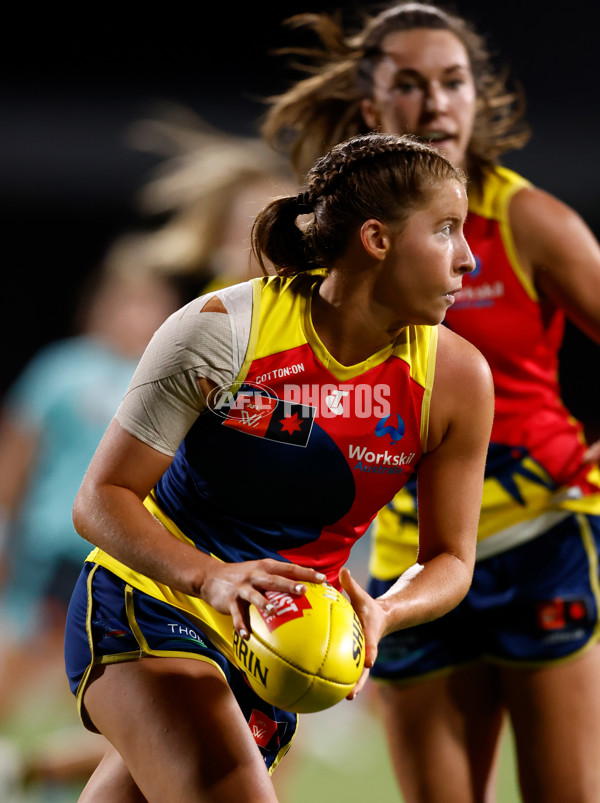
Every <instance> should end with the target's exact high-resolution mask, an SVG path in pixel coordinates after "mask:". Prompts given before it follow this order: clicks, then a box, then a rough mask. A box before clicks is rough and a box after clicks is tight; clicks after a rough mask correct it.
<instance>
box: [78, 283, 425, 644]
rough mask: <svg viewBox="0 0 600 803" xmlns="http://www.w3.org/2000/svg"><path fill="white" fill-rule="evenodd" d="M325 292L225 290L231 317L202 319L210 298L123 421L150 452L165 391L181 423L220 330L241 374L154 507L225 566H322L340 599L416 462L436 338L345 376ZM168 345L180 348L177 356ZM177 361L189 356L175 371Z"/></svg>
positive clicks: (189, 442) (195, 604)
mask: <svg viewBox="0 0 600 803" xmlns="http://www.w3.org/2000/svg"><path fill="white" fill-rule="evenodd" d="M321 279H322V277H321V276H319V275H318V274H316V273H313V274H301V275H299V276H297V277H294V278H291V279H283V278H280V277H270V278H265V279H256V280H252V281H251V282H246V283H243V284H241V285H235V286H233V287H230V288H226V289H224V290H219V291H217V292H216V296H217V297H218V298H219V299H220V300H221V301H222V304H223V305H224V307H225V309H226V310H227V313H228V315H224V314H222V313H203V312H202V311H201V310H202V308H203V307H204V305H205V304H206V297H204V298H201V299H197V300H196V301H194V302H192V303H191V304H190V305H188V307H187V308H186V309H185V310H184V311H183V313H179V314H177V315H176V316H175V317H173V316H172V319H170V321H169V322H168V324H167V326H166V327H165V332H166V335H163V334H161V332H160V330H159V333H158V335H157V336H155V341H154V344H153V345H152V344H151V345H152V348H153V349H154V351H155V352H156V353H157V354H160V353H166V354H168V355H169V356H168V360H167V361H166V362H165V365H166V368H165V369H164V371H162V373H161V370H159V369H157V368H155V367H154V362H155V361H150V363H149V364H150V368H149V369H146V368H144V366H142V364H140V366H141V367H140V369H138V378H137V379H136V377H134V380H133V383H132V385H133V386H134V387H133V391H132V394H133V395H134V396H135V394H136V393H137V392H139V393H140V394H141V396H140V401H139V402H135V404H134V410H133V412H131V411H127V414H125V413H124V412H122V413H121V414H120V415H119V416H118V417H119V421H120V422H121V424H122V425H123V426H125V427H126V428H127V429H128V430H129V431H130V432H132V434H134V435H136V437H139V438H141V439H142V440H145V441H146V442H148V443H149V444H151V445H153V444H154V440H153V437H154V436H153V435H152V429H153V427H154V429H156V427H155V426H154V425H153V423H152V411H153V410H156V409H157V407H156V405H155V404H154V405H153V404H151V403H149V400H148V398H147V397H144V394H145V393H147V392H148V393H149V392H151V391H150V390H146V389H147V388H151V387H152V385H153V384H159V385H163V386H164V392H163V391H161V392H162V393H163V395H162V396H161V397H160V398H161V399H162V400H163V401H161V405H162V406H163V407H169V408H170V409H172V410H174V411H177V410H178V409H184V407H185V409H188V408H189V407H190V406H193V405H194V404H195V401H194V400H193V399H190V394H194V393H195V392H196V388H197V387H198V383H197V377H198V376H207V375H209V376H211V375H212V374H211V370H212V369H213V368H214V367H215V365H216V362H217V361H218V360H219V361H221V363H222V361H223V360H222V358H223V348H222V347H221V346H219V348H218V349H217V347H216V346H214V344H213V342H212V341H213V340H214V338H215V337H216V335H215V332H216V331H217V327H219V326H222V325H223V321H225V324H224V325H225V328H226V332H229V326H231V332H232V333H233V337H232V339H233V343H234V347H233V349H232V352H235V353H238V354H239V355H240V358H239V364H237V365H236V363H235V360H233V361H232V364H231V365H232V367H231V370H230V371H229V373H228V374H227V379H226V381H223V382H222V383H221V388H220V389H219V393H217V394H216V395H215V397H214V399H213V403H212V404H210V403H209V404H208V405H207V404H206V403H205V402H204V400H203V401H202V405H203V409H200V412H199V414H197V415H196V416H195V418H194V420H193V421H192V423H191V426H190V428H189V431H187V434H186V435H185V437H184V438H183V441H182V442H181V444H180V445H179V446H178V447H177V446H174V447H173V450H174V458H173V461H172V463H171V465H170V467H169V468H168V470H167V472H166V473H165V474H164V475H163V477H162V478H161V480H160V481H159V483H158V484H157V486H156V487H155V489H154V490H153V492H152V494H151V496H150V497H149V498H148V499H147V500H146V505H147V507H149V509H150V510H151V511H152V513H153V514H154V515H155V516H156V517H157V518H158V519H159V520H160V521H162V523H163V524H164V525H165V526H166V527H167V529H169V530H170V531H171V532H172V533H174V534H175V535H176V536H177V537H179V538H181V539H184V540H186V541H188V542H190V543H192V544H194V545H195V546H196V547H198V548H199V549H201V550H203V551H205V552H208V553H210V554H212V555H214V556H215V557H217V558H219V559H220V560H224V561H244V560H254V559H258V558H265V557H270V558H275V559H278V560H285V561H290V562H294V563H298V564H301V565H303V566H311V567H315V568H316V569H318V570H320V571H322V572H324V573H325V574H326V575H327V579H328V581H329V582H330V583H332V584H334V585H336V586H338V587H339V581H338V574H339V570H340V568H341V567H342V566H343V565H344V563H345V562H346V561H347V559H348V556H349V553H350V550H351V548H352V546H353V544H354V543H355V542H356V541H357V539H359V538H360V537H361V536H362V535H363V534H364V533H365V532H366V530H367V528H368V527H369V524H370V523H371V521H372V520H373V518H374V516H375V515H376V513H377V511H378V510H379V509H380V508H381V507H382V506H384V505H386V504H387V503H388V502H390V500H391V499H392V498H393V497H394V495H395V494H396V493H397V492H398V490H399V489H400V488H401V487H402V486H403V485H404V484H405V482H406V481H407V480H408V479H409V477H410V476H411V474H412V473H413V471H414V470H415V468H416V465H417V463H418V461H419V458H420V456H421V453H422V444H423V443H425V442H426V439H427V431H428V424H429V404H430V397H431V390H432V385H433V375H434V368H435V356H436V346H437V335H438V330H437V327H429V326H409V327H407V328H406V329H405V330H403V331H402V332H401V334H400V335H399V336H398V338H397V339H396V340H395V341H394V342H393V343H391V344H390V345H389V346H387V347H386V348H384V349H382V350H381V351H379V352H377V353H376V354H373V355H372V356H370V357H369V358H368V359H367V360H365V361H364V362H362V363H360V364H357V365H353V366H344V365H341V364H340V363H339V362H337V360H336V359H335V358H334V357H333V356H332V355H331V354H329V352H328V351H327V349H326V348H325V346H324V345H323V343H322V342H321V341H320V339H319V337H318V335H317V333H316V332H315V330H314V328H313V325H312V319H311V313H310V309H311V299H312V296H313V294H314V292H316V287H317V284H318V282H320V281H321ZM193 316H195V317H193ZM215 316H216V317H215ZM227 319H229V320H228V321H227ZM226 339H227V338H225V340H226ZM163 340H164V341H165V347H164V348H163V347H162V341H163ZM173 342H176V343H177V349H173V348H170V347H169V344H171V343H173ZM173 355H180V356H177V357H176V359H178V360H180V362H181V364H180V365H178V364H173V359H174V358H173ZM190 355H191V356H190ZM211 355H213V356H211ZM156 362H158V361H156ZM212 362H214V363H215V365H212V368H211V364H212ZM220 370H221V375H222V371H223V369H222V365H220ZM140 371H141V373H139V372H140ZM149 373H150V375H148V374H149ZM180 376H181V377H182V378H181V379H179V378H178V377H180ZM174 378H175V379H174ZM171 386H173V389H171ZM179 387H180V388H181V391H180V390H179V389H178V388H179ZM198 393H199V391H198ZM171 399H172V402H171ZM208 401H209V402H210V400H208ZM165 402H166V403H165ZM202 405H200V407H202ZM148 410H149V411H150V412H148ZM158 414H160V412H159V413H158ZM175 414H176V413H175ZM165 451H166V449H165ZM90 559H91V560H93V561H95V562H97V563H100V564H101V565H103V566H105V567H107V568H109V569H110V570H111V571H113V572H114V573H115V574H117V575H118V576H120V577H121V578H122V579H124V580H125V581H126V582H128V583H130V584H131V585H132V586H134V587H136V588H140V589H141V590H143V591H145V592H146V593H148V594H150V595H152V596H154V597H156V598H159V599H163V600H166V601H167V602H170V603H171V604H174V605H176V606H177V607H180V608H183V609H184V610H186V611H188V612H190V613H192V614H194V615H196V616H199V617H200V618H201V619H202V620H203V621H205V622H207V623H208V624H209V625H210V627H209V629H210V630H211V632H214V631H216V632H217V633H219V632H221V633H222V634H223V635H226V634H225V631H226V628H227V625H226V622H225V619H223V617H220V616H218V615H216V614H215V612H214V611H212V610H211V609H209V608H208V606H207V605H206V604H205V603H203V602H202V601H201V600H199V599H196V598H192V597H187V596H186V595H184V594H181V593H180V592H177V591H174V590H173V589H170V588H167V587H165V586H164V585H161V584H159V583H156V582H154V581H151V580H149V579H148V578H146V577H143V576H141V575H139V574H137V573H136V572H133V571H132V570H131V569H129V568H128V567H126V566H124V565H123V564H120V563H119V562H117V561H115V560H114V559H112V558H111V557H110V556H109V555H106V554H105V553H103V552H101V551H100V550H95V551H94V552H93V553H92V555H91V556H90ZM229 628H230V623H229ZM229 638H230V634H229ZM221 646H222V647H225V648H226V645H224V644H223V643H221Z"/></svg>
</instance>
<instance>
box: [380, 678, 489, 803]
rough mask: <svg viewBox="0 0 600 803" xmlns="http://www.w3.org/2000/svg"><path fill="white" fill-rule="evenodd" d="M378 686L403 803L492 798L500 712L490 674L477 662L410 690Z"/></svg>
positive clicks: (451, 802)
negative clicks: (433, 758)
mask: <svg viewBox="0 0 600 803" xmlns="http://www.w3.org/2000/svg"><path fill="white" fill-rule="evenodd" d="M378 685H379V694H380V701H381V712H382V716H383V718H384V722H385V726H386V732H387V737H388V744H389V749H390V753H391V756H392V760H393V763H394V768H395V770H396V774H397V776H398V780H399V782H400V786H401V788H402V790H403V792H404V794H405V796H406V799H407V800H411V801H412V800H415V801H417V800H418V801H419V803H429V801H431V803H471V801H472V802H473V803H475V801H483V800H491V799H492V797H490V794H491V793H490V790H491V788H492V787H493V782H494V773H495V767H496V762H497V754H498V744H499V741H500V733H501V730H502V724H503V712H504V709H503V704H502V700H501V695H500V686H499V682H498V677H497V673H496V671H495V669H494V668H493V667H490V666H487V665H485V664H483V663H477V664H472V665H469V666H466V667H463V668H461V669H455V670H454V671H453V672H451V673H449V674H444V675H437V676H433V677H430V678H425V679H423V680H421V681H417V682H414V683H412V684H411V685H402V686H400V685H389V684H378ZM432 756H435V760H432Z"/></svg>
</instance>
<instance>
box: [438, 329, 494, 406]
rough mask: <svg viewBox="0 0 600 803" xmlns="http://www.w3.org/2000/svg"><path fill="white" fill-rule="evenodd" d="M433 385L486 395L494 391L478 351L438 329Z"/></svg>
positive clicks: (450, 332) (467, 342)
mask: <svg viewBox="0 0 600 803" xmlns="http://www.w3.org/2000/svg"><path fill="white" fill-rule="evenodd" d="M438 330H439V331H438V348H437V356H436V372H435V381H436V384H438V382H444V383H449V384H450V385H452V386H453V387H455V386H459V385H461V383H462V385H463V386H464V387H465V388H471V389H476V388H479V389H480V390H481V391H482V392H484V393H487V392H489V390H490V389H492V388H493V381H492V373H491V370H490V366H489V364H488V361H487V360H486V358H485V357H484V356H483V354H482V353H481V351H479V349H478V348H477V347H476V346H474V345H473V343H471V342H470V341H468V340H466V339H465V338H464V337H462V336H461V335H459V334H457V333H456V332H453V331H452V330H451V329H449V328H448V327H447V326H443V325H442V326H439V327H438Z"/></svg>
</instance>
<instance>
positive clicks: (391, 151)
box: [252, 134, 466, 276]
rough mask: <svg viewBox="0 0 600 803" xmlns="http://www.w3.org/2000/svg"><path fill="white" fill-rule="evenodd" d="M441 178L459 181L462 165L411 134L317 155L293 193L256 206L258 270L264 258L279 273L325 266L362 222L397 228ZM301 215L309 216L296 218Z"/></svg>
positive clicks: (370, 138)
mask: <svg viewBox="0 0 600 803" xmlns="http://www.w3.org/2000/svg"><path fill="white" fill-rule="evenodd" d="M448 179H453V180H455V181H458V182H460V183H462V184H463V186H464V185H465V183H466V179H465V175H464V173H463V171H462V170H461V169H459V168H457V167H455V166H454V165H453V164H452V163H451V162H450V161H449V160H448V159H447V158H446V157H445V156H443V155H442V154H440V153H439V151H436V150H435V149H434V148H432V147H430V146H429V145H426V144H425V143H423V142H420V141H419V140H417V139H416V138H415V137H411V136H406V135H398V134H364V135H362V136H358V137H354V138H352V139H349V140H347V141H346V142H342V143H340V144H339V145H336V146H335V147H334V148H332V149H331V151H329V153H328V154H326V155H325V156H323V157H321V158H320V159H318V160H317V162H316V163H315V165H314V166H313V167H312V169H311V170H310V171H309V172H308V174H307V176H306V182H305V187H304V189H303V190H302V191H301V192H300V193H299V194H298V195H294V196H287V197H282V198H276V199H275V200H273V201H271V202H270V203H269V204H267V206H265V207H264V208H263V209H262V211H261V212H260V213H259V215H258V216H257V218H256V220H255V223H254V226H253V229H252V248H253V251H254V255H255V256H256V259H257V260H258V263H259V265H261V267H262V269H263V272H264V273H265V274H266V273H267V268H266V265H265V260H264V257H267V259H268V260H269V261H270V262H271V263H272V264H273V265H274V267H275V270H276V271H277V273H278V274H279V275H282V276H290V275H294V274H296V273H300V272H302V271H305V270H311V269H315V268H326V269H327V268H330V267H331V266H332V265H333V264H334V263H335V262H336V260H337V259H339V257H340V256H341V255H342V254H343V253H344V252H345V250H346V248H347V246H348V244H349V242H350V239H351V237H352V236H353V234H354V232H355V231H356V230H357V229H359V228H360V227H361V226H362V224H363V223H364V221H365V220H369V219H370V218H375V219H377V220H379V221H381V222H382V223H385V224H388V225H390V226H393V227H394V229H395V230H397V231H400V230H401V228H402V226H403V224H404V223H405V221H406V219H407V218H408V217H409V215H410V214H411V212H412V211H413V210H414V209H416V208H419V207H422V206H423V205H424V204H425V203H427V201H428V200H429V198H430V196H431V193H432V191H433V189H434V188H435V187H436V186H437V185H438V184H439V182H440V181H444V180H448ZM306 214H310V215H311V218H310V219H309V220H308V222H305V223H303V224H302V223H301V224H299V223H298V218H299V217H300V216H303V215H306Z"/></svg>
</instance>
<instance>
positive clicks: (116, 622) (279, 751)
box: [65, 562, 297, 771]
mask: <svg viewBox="0 0 600 803" xmlns="http://www.w3.org/2000/svg"><path fill="white" fill-rule="evenodd" d="M150 655H154V656H167V655H168V656H173V655H176V656H179V657H185V658H192V659H195V660H202V661H208V662H209V663H212V664H213V665H216V666H217V667H219V669H220V670H221V671H222V672H223V674H224V676H225V678H226V679H227V682H228V684H229V686H230V688H231V690H232V692H233V694H234V696H235V698H236V700H237V702H238V704H239V706H240V708H241V710H242V712H243V714H244V716H245V718H246V721H247V722H248V725H249V727H250V730H251V732H252V735H253V736H254V740H255V742H256V744H257V746H258V748H259V750H260V752H261V754H262V756H263V759H264V761H265V764H266V766H267V768H268V769H269V771H272V770H273V769H274V768H275V766H276V765H277V764H278V762H279V761H280V759H281V758H282V757H283V756H284V755H285V753H286V752H287V751H288V749H289V747H290V743H291V740H292V738H293V737H294V734H295V733H296V728H297V716H296V714H292V713H290V712H288V711H282V710H281V709H279V708H275V707H274V706H272V705H269V703H266V702H264V700H261V698H260V697H258V696H257V695H256V694H255V693H254V692H253V691H252V689H251V688H250V686H249V685H248V683H247V681H246V680H245V678H244V676H243V675H242V673H241V672H240V671H239V670H238V669H237V668H236V667H235V666H233V665H232V664H231V663H230V662H229V661H228V660H227V658H226V657H225V656H224V655H223V653H222V652H220V651H219V650H218V649H217V648H216V647H215V645H214V644H213V643H212V642H211V641H210V639H209V638H208V637H207V636H206V634H205V633H204V632H203V631H202V622H201V621H200V620H199V619H195V618H194V617H193V616H190V615H188V614H185V613H184V612H183V611H180V610H179V609H178V608H175V607H174V606H172V605H169V604H167V603H166V602H161V601H160V600H157V599H155V598H154V597H151V596H149V595H148V594H144V593H143V592H141V591H138V590H137V589H135V588H133V587H132V586H130V585H128V584H127V583H125V582H124V581H123V580H121V579H120V578H118V577H117V576H116V575H114V574H113V573H112V572H110V571H108V569H105V568H104V567H102V566H97V565H96V564H94V563H91V562H88V563H86V564H85V565H84V568H83V570H82V572H81V574H80V576H79V579H78V581H77V584H76V586H75V590H74V592H73V596H72V598H71V604H70V606H69V611H68V614H67V624H66V635H65V663H66V670H67V677H68V679H69V685H70V687H71V691H72V692H73V694H74V695H75V696H76V697H77V701H78V705H79V711H80V714H81V718H82V721H83V723H84V725H85V726H86V727H87V728H88V729H89V730H95V728H94V726H93V724H92V723H91V722H90V721H89V718H88V717H87V715H86V713H85V709H84V708H83V706H82V698H83V693H84V691H85V688H86V684H87V681H88V679H89V675H90V672H91V670H92V669H93V668H94V667H95V666H100V665H103V664H108V663H118V662H122V661H135V660H137V659H139V658H142V657H144V656H150Z"/></svg>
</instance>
